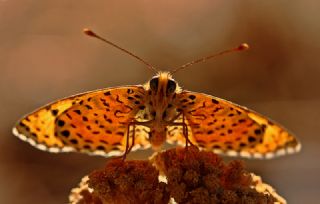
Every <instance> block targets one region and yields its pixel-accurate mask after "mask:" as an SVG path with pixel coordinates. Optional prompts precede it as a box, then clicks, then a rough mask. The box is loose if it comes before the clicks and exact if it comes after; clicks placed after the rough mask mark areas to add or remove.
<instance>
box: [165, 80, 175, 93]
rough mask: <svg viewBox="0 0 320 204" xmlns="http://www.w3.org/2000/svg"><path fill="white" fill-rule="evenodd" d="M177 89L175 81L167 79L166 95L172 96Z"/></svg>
mask: <svg viewBox="0 0 320 204" xmlns="http://www.w3.org/2000/svg"><path fill="white" fill-rule="evenodd" d="M176 87H177V84H176V82H175V81H173V80H171V79H169V81H168V84H167V94H172V93H174V92H175V90H176Z"/></svg>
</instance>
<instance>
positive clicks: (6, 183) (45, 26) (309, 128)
mask: <svg viewBox="0 0 320 204" xmlns="http://www.w3.org/2000/svg"><path fill="white" fill-rule="evenodd" d="M319 6H320V3H319V2H318V1H315V0H314V1H312V0H306V1H294V2H293V1H289V0H281V1H279V0H277V1H276V0H272V1H254V0H251V1H250V0H247V1H236V0H234V1H231V0H230V1H212V0H199V1H189V2H186V1H183V0H175V1H169V0H167V1H146V0H135V1H117V0H107V1H106V0H104V1H102V0H98V1H76V0H69V1H56V0H55V1H54V0H47V1H36V0H24V1H17V0H0V95H1V100H0V116H1V118H0V136H1V137H0V162H1V163H0V203H49V204H51V203H52V204H53V203H66V202H67V199H68V194H69V191H70V189H71V188H72V187H74V186H76V185H77V184H78V182H79V181H80V179H81V178H82V177H83V176H84V175H86V174H87V173H89V172H90V171H91V170H93V169H95V168H101V167H103V166H104V164H105V161H106V160H105V159H104V158H101V157H91V156H87V155H83V154H76V153H69V154H66V153H65V154H51V153H47V152H42V151H39V150H37V149H35V148H33V147H31V146H30V145H29V144H27V143H24V142H22V141H20V140H19V139H17V138H16V137H14V136H13V135H12V133H11V128H12V127H13V125H14V124H15V122H16V121H17V120H18V119H19V118H20V117H22V116H23V115H24V114H26V113H29V112H31V111H33V110H34V109H36V108H38V107H40V106H42V105H44V104H46V103H48V102H51V101H53V100H56V99H59V98H62V97H66V96H69V95H72V94H75V93H79V92H83V91H88V90H94V89H98V88H103V87H110V86H119V85H126V84H141V83H144V82H145V81H147V80H148V79H149V78H150V77H152V76H153V73H151V72H150V71H149V70H147V69H146V68H145V67H144V65H142V64H140V63H139V62H138V61H136V60H134V59H133V58H131V57H129V56H127V55H126V54H124V53H122V52H120V51H118V50H116V49H114V48H112V47H110V46H108V45H105V44H103V43H101V42H99V41H98V40H94V39H92V38H89V37H87V36H85V35H83V34H82V29H83V28H85V27H89V28H91V29H93V30H95V31H96V32H97V33H99V34H101V35H102V36H104V37H106V38H108V39H110V40H111V41H113V42H116V43H118V44H119V45H121V46H123V47H125V48H127V49H129V50H131V51H133V52H135V53H137V54H138V55H139V56H141V57H142V58H144V59H145V60H146V61H148V62H150V63H151V64H153V65H155V66H157V67H158V68H160V69H163V70H164V69H170V68H174V67H176V66H179V65H181V64H184V63H186V62H189V61H191V60H192V59H194V58H199V57H202V56H205V55H208V54H211V53H215V52H217V51H221V50H223V49H227V48H230V47H234V46H237V45H239V44H240V43H242V42H247V43H248V44H250V46H251V49H250V50H249V51H247V52H242V53H234V54H230V55H228V56H223V57H219V58H217V59H215V60H211V61H208V62H205V63H201V64H197V65H194V66H193V67H190V68H188V69H186V70H183V71H181V72H179V73H177V74H176V75H175V76H174V77H175V79H176V80H177V81H178V82H179V83H180V85H182V87H183V88H185V89H188V90H192V91H198V92H204V93H207V94H211V95H214V96H218V97H220V98H224V99H228V100H231V101H233V102H236V103H238V104H241V105H244V106H247V107H250V108H251V109H254V110H256V111H258V112H260V113H262V114H264V115H267V116H269V117H270V118H273V119H274V120H276V121H278V122H280V123H281V124H283V125H284V126H285V127H287V128H288V129H290V130H292V131H293V132H294V133H295V134H296V135H297V136H298V138H299V139H300V140H301V142H302V146H303V148H302V152H301V153H299V154H296V155H290V156H286V157H281V158H277V159H273V160H268V161H251V160H250V161H247V166H248V168H249V170H250V171H253V172H255V173H257V174H258V175H261V176H262V177H263V180H264V181H266V182H267V183H270V184H271V185H272V186H274V187H275V188H276V189H277V191H278V192H279V193H280V195H283V196H284V197H285V198H286V199H287V200H288V202H289V203H296V204H298V203H317V201H318V198H319V194H320V185H319V183H320V176H319V172H320V162H319V156H320V148H319V145H320V137H319V135H318V133H317V128H318V127H319V125H320V123H319V122H320V108H319V107H320V92H319V80H320V78H319V76H320V61H319V49H320V38H319V33H320V24H319V19H320V12H319ZM150 154H151V151H140V152H134V153H132V154H130V158H131V159H132V158H146V157H148V156H149V155H150Z"/></svg>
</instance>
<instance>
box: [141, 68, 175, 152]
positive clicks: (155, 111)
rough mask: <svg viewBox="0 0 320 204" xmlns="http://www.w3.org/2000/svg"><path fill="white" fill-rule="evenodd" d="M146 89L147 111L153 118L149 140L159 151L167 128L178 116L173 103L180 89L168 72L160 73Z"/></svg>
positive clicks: (150, 122) (150, 123)
mask: <svg viewBox="0 0 320 204" xmlns="http://www.w3.org/2000/svg"><path fill="white" fill-rule="evenodd" d="M145 87H146V90H147V92H148V94H147V95H148V97H147V99H146V110H147V114H148V115H149V116H150V118H151V119H150V120H149V122H148V123H149V125H148V126H149V128H150V135H149V140H150V143H151V144H152V146H153V147H154V148H155V149H158V148H159V147H161V145H162V144H163V143H164V142H165V141H166V134H167V126H168V125H169V124H170V123H172V120H173V119H174V118H175V116H176V115H177V114H178V113H177V111H176V107H175V105H174V103H173V101H174V99H175V97H176V92H177V90H179V88H177V87H178V86H177V83H176V82H175V81H174V80H173V79H172V78H171V75H170V74H169V73H168V72H160V73H159V74H158V75H157V76H155V77H153V78H152V79H151V80H150V81H149V82H148V83H147V84H146V85H145Z"/></svg>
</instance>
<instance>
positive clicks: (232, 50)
mask: <svg viewBox="0 0 320 204" xmlns="http://www.w3.org/2000/svg"><path fill="white" fill-rule="evenodd" d="M247 49H249V45H248V44H247V43H242V44H241V45H239V46H238V47H235V48H232V49H228V50H224V51H222V52H219V53H217V54H213V55H209V56H206V57H202V58H200V59H196V60H193V61H191V62H188V63H186V64H184V65H182V66H180V67H178V68H176V69H174V70H173V71H172V72H171V73H172V74H173V73H176V72H177V71H179V70H181V69H185V68H187V67H189V66H191V65H194V64H197V63H199V62H204V61H206V60H209V59H211V58H214V57H217V56H220V55H224V54H227V53H230V52H237V51H243V50H247Z"/></svg>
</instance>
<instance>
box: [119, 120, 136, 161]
mask: <svg viewBox="0 0 320 204" xmlns="http://www.w3.org/2000/svg"><path fill="white" fill-rule="evenodd" d="M130 126H131V123H129V125H128V129H127V140H126V150H125V152H124V153H123V155H122V160H123V161H124V160H126V157H127V154H129V152H130V149H129V139H130ZM132 137H133V138H134V135H132Z"/></svg>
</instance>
